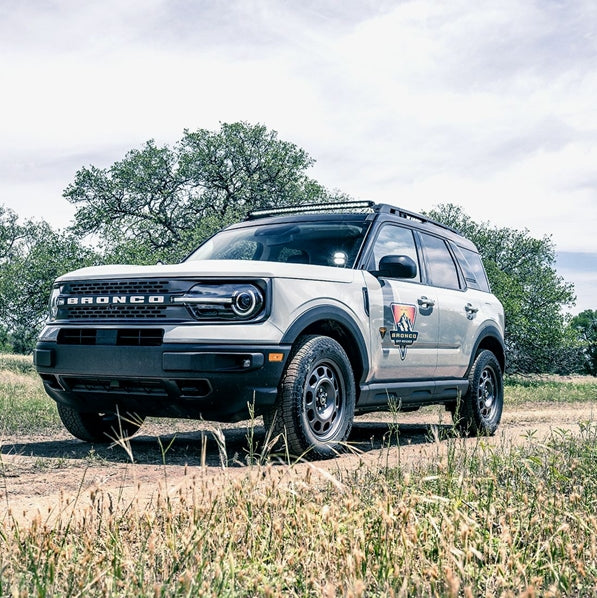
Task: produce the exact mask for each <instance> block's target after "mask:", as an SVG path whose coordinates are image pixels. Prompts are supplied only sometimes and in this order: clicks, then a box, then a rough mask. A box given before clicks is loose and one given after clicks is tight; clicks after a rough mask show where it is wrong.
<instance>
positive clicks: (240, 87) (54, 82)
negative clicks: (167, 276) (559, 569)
mask: <svg viewBox="0 0 597 598" xmlns="http://www.w3.org/2000/svg"><path fill="white" fill-rule="evenodd" d="M596 67H597V2H595V1H594V0H575V1H574V2H564V0H536V1H530V0H529V1H526V0H494V1H489V0H477V1H476V2H471V1H470V0H450V1H449V2H444V1H441V0H435V1H431V0H412V1H402V2H401V1H390V0H342V1H340V0H300V1H297V0H127V1H126V2H123V1H122V0H101V1H86V2H81V1H80V0H62V1H61V0H21V1H20V2H12V1H10V0H0V81H1V82H2V83H1V85H2V88H1V93H0V140H1V143H0V204H4V205H5V206H7V207H10V208H12V209H14V210H15V211H16V212H17V213H18V214H19V215H20V216H22V217H23V218H28V217H41V218H44V219H46V220H48V221H49V222H51V223H52V224H54V225H56V226H66V225H67V224H68V222H69V220H70V218H71V217H72V214H73V212H74V211H73V208H72V206H71V205H70V204H69V203H68V202H66V200H64V199H63V198H62V191H63V190H64V188H65V187H66V186H67V185H68V184H69V183H70V182H72V180H73V178H74V174H75V172H76V171H77V170H78V169H79V168H81V167H82V166H88V165H90V164H94V165H95V166H98V167H106V166H109V165H110V164H112V163H113V162H114V161H116V160H119V159H121V158H122V157H123V156H124V154H125V152H126V151H128V150H129V149H132V148H133V147H139V146H140V145H142V144H143V143H144V142H145V141H146V140H148V139H150V138H154V139H156V140H157V141H158V142H163V143H174V142H176V141H177V140H178V139H180V137H181V136H182V131H183V129H184V128H189V129H198V128H207V129H212V130H215V129H217V128H219V123H220V122H234V121H239V120H244V121H247V122H250V123H263V124H265V125H266V126H267V127H268V128H270V129H275V130H277V131H278V133H279V136H280V138H281V139H284V140H287V141H291V142H294V143H296V144H297V145H299V146H300V147H302V148H304V149H305V150H307V152H309V154H310V155H311V156H312V157H313V158H315V159H316V160H317V164H316V166H315V167H314V168H313V169H312V170H311V172H310V175H311V176H312V177H314V178H316V179H317V180H318V181H319V182H321V183H322V184H324V185H325V186H327V187H329V188H332V189H340V190H342V191H344V192H346V193H348V194H350V195H351V196H353V197H355V198H357V199H373V200H375V201H383V202H388V203H394V204H396V205H401V206H402V207H404V208H407V209H411V210H415V211H422V210H425V209H429V208H431V207H433V206H434V205H437V204H438V203H441V202H453V203H456V204H459V205H461V206H463V208H464V209H465V211H466V212H467V213H468V214H469V215H470V216H472V217H473V218H474V219H476V220H483V221H490V222H492V223H493V224H497V225H502V226H508V227H512V228H528V229H529V230H530V231H531V233H532V234H533V235H534V236H538V237H540V236H543V235H546V234H548V235H552V237H553V240H554V242H555V244H556V248H557V250H558V251H559V252H566V256H567V259H566V260H565V267H564V265H562V268H561V270H560V272H561V274H562V275H563V276H564V277H565V278H566V280H568V281H570V282H574V283H575V285H576V290H577V294H578V302H577V308H576V309H575V310H574V311H575V312H576V311H579V310H581V309H587V308H590V309H597V234H596V233H595V225H596V224H597V198H596V192H597V68H596ZM570 253H573V254H576V253H583V254H585V255H579V256H575V255H572V256H571V255H570ZM562 263H564V262H562ZM575 264H578V267H576V265H575Z"/></svg>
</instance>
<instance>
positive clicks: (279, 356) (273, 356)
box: [268, 353, 284, 361]
mask: <svg viewBox="0 0 597 598" xmlns="http://www.w3.org/2000/svg"><path fill="white" fill-rule="evenodd" d="M268 359H269V361H282V360H283V359H284V353H270V354H269V355H268Z"/></svg>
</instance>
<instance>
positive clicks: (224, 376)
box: [33, 341, 290, 421]
mask: <svg viewBox="0 0 597 598" xmlns="http://www.w3.org/2000/svg"><path fill="white" fill-rule="evenodd" d="M289 351H290V346H289V345H288V346H287V345H282V346H280V345H199V346H198V345H195V344H178V343H176V344H174V343H170V344H167V343H166V344H162V345H160V346H155V347H153V346H152V347H145V346H143V347H130V346H110V345H95V346H84V345H81V346H78V345H62V344H59V343H55V342H43V341H42V342H39V343H38V344H37V347H36V349H35V351H34V354H33V359H34V363H35V366H36V368H37V371H38V373H39V374H40V376H41V378H42V380H43V382H44V387H45V390H46V392H47V393H48V395H50V397H52V398H53V399H54V400H55V401H57V402H61V403H64V404H66V405H68V406H70V407H72V408H74V409H77V410H78V411H91V412H96V413H97V412H104V411H114V410H115V409H117V408H118V409H119V410H120V411H121V412H125V411H128V412H136V413H139V414H143V415H147V416H157V417H188V418H197V419H198V418H203V419H208V420H216V421H239V420H241V419H246V418H247V417H248V416H249V415H250V410H249V406H251V405H253V406H254V413H255V415H260V414H261V413H263V412H264V411H265V410H267V409H268V408H270V407H272V406H273V405H274V403H275V400H276V396H277V390H278V385H279V382H280V379H281V377H282V374H283V371H284V366H285V364H286V359H287V357H288V353H289Z"/></svg>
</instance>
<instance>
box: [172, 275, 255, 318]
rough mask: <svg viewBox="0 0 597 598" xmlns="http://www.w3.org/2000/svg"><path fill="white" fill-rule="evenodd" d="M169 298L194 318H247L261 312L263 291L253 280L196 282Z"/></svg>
mask: <svg viewBox="0 0 597 598" xmlns="http://www.w3.org/2000/svg"><path fill="white" fill-rule="evenodd" d="M172 302H173V303H182V304H183V305H186V307H187V309H188V310H189V311H190V312H191V314H193V317H194V318H196V319H197V320H249V319H254V318H256V317H258V316H259V315H260V314H261V313H262V312H263V310H264V307H265V295H264V291H263V289H261V288H260V287H259V286H257V285H256V284H247V283H227V284H222V283H200V284H196V285H195V286H194V287H192V288H191V289H189V290H188V291H187V292H186V293H185V294H184V295H183V296H182V297H173V298H172Z"/></svg>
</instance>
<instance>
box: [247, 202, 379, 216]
mask: <svg viewBox="0 0 597 598" xmlns="http://www.w3.org/2000/svg"><path fill="white" fill-rule="evenodd" d="M374 205H375V202H373V201H338V202H330V203H320V204H307V205H304V206H288V207H284V208H268V209H265V210H255V211H254V212H251V213H250V214H249V216H248V219H249V220H253V219H255V218H264V217H266V216H280V215H282V214H308V213H319V212H335V211H338V210H355V211H356V210H370V211H373V206H374Z"/></svg>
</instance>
